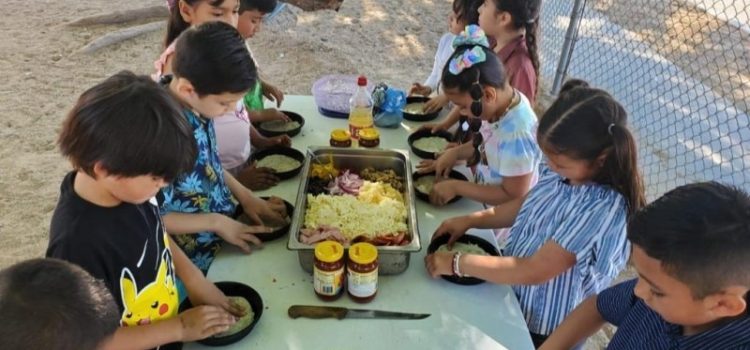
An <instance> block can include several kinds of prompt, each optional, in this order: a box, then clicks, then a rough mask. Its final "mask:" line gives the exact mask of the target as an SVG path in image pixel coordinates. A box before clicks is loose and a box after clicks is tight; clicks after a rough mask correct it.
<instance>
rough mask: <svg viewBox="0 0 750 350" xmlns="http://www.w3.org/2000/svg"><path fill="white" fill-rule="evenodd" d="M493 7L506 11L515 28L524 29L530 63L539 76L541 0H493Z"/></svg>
mask: <svg viewBox="0 0 750 350" xmlns="http://www.w3.org/2000/svg"><path fill="white" fill-rule="evenodd" d="M494 1H495V8H497V10H498V11H500V12H508V13H509V14H510V16H511V18H512V19H513V26H514V27H515V28H516V29H521V28H523V29H525V30H526V34H525V39H526V48H527V49H528V50H529V57H530V58H531V64H532V65H533V66H534V71H535V72H536V76H537V78H539V42H538V40H537V39H538V37H539V14H540V10H541V7H542V0H494Z"/></svg>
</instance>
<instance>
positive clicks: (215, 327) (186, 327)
mask: <svg viewBox="0 0 750 350" xmlns="http://www.w3.org/2000/svg"><path fill="white" fill-rule="evenodd" d="M174 320H175V322H179V327H180V328H179V329H180V339H181V340H182V341H183V342H191V341H196V340H201V339H205V338H208V337H211V336H213V335H215V334H217V333H221V332H226V331H227V330H229V327H230V326H232V325H233V324H235V323H236V322H237V320H236V318H235V317H234V316H232V315H231V314H229V313H228V312H226V311H225V310H224V309H222V308H220V307H218V306H212V305H203V306H198V307H194V308H192V309H189V310H186V311H184V312H182V313H181V314H179V315H178V317H177V318H175V319H174Z"/></svg>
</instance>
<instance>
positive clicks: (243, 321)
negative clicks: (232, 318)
mask: <svg viewBox="0 0 750 350" xmlns="http://www.w3.org/2000/svg"><path fill="white" fill-rule="evenodd" d="M229 300H231V301H232V302H233V303H235V304H237V305H239V306H240V307H241V308H242V309H243V310H245V316H242V317H240V318H239V319H238V320H237V322H235V323H234V324H233V325H231V326H230V327H229V329H228V330H227V331H226V332H222V333H217V334H216V335H214V337H216V338H222V337H228V336H231V335H235V334H237V333H239V332H240V331H242V330H243V329H245V328H247V326H249V325H250V324H251V323H253V319H254V318H255V313H254V312H253V308H252V307H251V306H250V302H248V301H247V299H245V298H243V297H229Z"/></svg>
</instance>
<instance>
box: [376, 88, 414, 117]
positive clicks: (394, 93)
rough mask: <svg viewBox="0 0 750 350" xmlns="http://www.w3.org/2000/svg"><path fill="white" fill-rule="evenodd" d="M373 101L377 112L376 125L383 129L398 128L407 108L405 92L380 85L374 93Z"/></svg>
mask: <svg viewBox="0 0 750 350" xmlns="http://www.w3.org/2000/svg"><path fill="white" fill-rule="evenodd" d="M373 101H374V102H375V107H376V109H377V112H376V114H375V120H374V122H375V125H376V126H378V127H382V128H396V127H398V126H399V125H400V124H401V121H402V120H403V119H404V113H403V111H402V110H403V109H404V106H406V93H405V92H404V91H403V90H399V89H394V88H392V87H388V86H386V85H385V84H378V86H376V87H375V90H374V91H373Z"/></svg>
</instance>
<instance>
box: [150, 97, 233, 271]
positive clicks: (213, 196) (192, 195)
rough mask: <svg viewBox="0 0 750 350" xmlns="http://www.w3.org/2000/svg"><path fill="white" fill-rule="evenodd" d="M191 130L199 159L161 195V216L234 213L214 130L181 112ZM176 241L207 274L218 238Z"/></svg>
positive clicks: (210, 124)
mask: <svg viewBox="0 0 750 350" xmlns="http://www.w3.org/2000/svg"><path fill="white" fill-rule="evenodd" d="M183 114H184V115H185V118H186V119H187V120H188V122H190V125H191V126H192V127H193V135H194V136H195V141H196V144H197V145H198V158H197V159H196V161H195V166H194V167H193V170H192V171H190V172H188V173H184V174H180V176H178V177H177V179H175V180H174V181H173V182H172V183H171V184H169V186H167V187H164V188H163V189H162V190H161V192H162V195H163V196H164V202H163V203H162V208H161V211H162V215H164V214H168V213H172V212H175V213H219V214H224V215H227V216H231V215H233V214H234V212H235V210H236V208H237V202H236V200H235V199H234V197H232V193H231V192H230V191H229V187H228V186H227V185H226V181H225V180H224V168H222V166H221V161H220V160H219V151H218V149H217V143H216V131H214V124H213V122H212V121H211V120H210V119H205V118H202V117H200V116H199V115H197V114H195V113H194V112H193V111H192V110H189V109H186V110H185V111H183ZM173 237H174V240H175V242H176V243H177V244H178V245H179V246H180V248H182V250H184V251H185V254H187V256H188V257H189V258H190V260H192V261H193V263H194V264H195V265H196V266H198V268H199V269H201V270H202V271H203V272H204V273H205V272H206V271H208V267H209V266H210V265H211V262H212V261H213V258H214V256H215V255H216V252H217V251H218V249H219V244H220V242H221V238H220V237H218V236H217V235H216V234H215V233H213V232H196V233H195V234H192V235H175V236H173Z"/></svg>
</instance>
